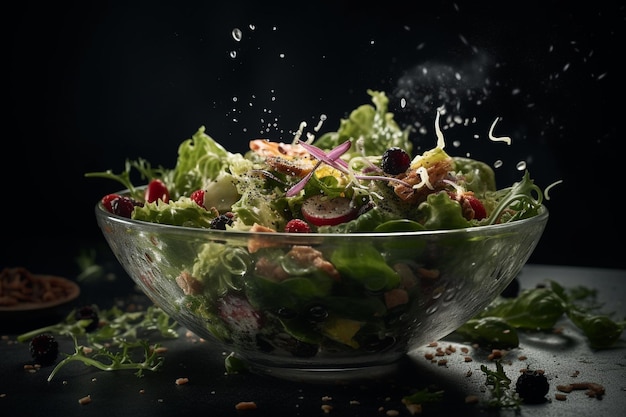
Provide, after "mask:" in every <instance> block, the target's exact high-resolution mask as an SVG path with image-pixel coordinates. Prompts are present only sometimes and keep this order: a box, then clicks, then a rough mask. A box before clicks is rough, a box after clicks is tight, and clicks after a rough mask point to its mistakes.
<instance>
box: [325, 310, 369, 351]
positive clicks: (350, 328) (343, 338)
mask: <svg viewBox="0 0 626 417" xmlns="http://www.w3.org/2000/svg"><path fill="white" fill-rule="evenodd" d="M361 326H363V322H361V321H356V320H350V319H344V318H341V317H337V318H328V319H327V320H326V321H325V322H324V327H323V329H322V331H323V333H324V335H325V336H327V337H329V338H331V339H333V340H334V341H336V342H339V343H343V344H344V345H348V346H350V347H352V348H354V349H358V348H359V343H358V342H357V341H356V340H354V339H353V337H354V335H355V334H356V333H357V332H358V331H359V330H360V329H361Z"/></svg>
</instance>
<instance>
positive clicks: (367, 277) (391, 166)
mask: <svg viewBox="0 0 626 417" xmlns="http://www.w3.org/2000/svg"><path fill="white" fill-rule="evenodd" d="M368 93H369V95H370V96H371V99H372V103H373V105H371V104H365V105H361V106H359V107H358V108H356V109H355V110H353V111H352V112H351V113H350V115H349V117H348V118H347V119H342V120H341V122H340V125H339V127H338V129H337V130H336V131H330V132H327V133H324V134H322V135H321V136H320V137H319V138H315V137H314V135H312V134H304V132H303V130H304V127H305V125H304V124H303V125H301V127H300V130H299V131H298V132H296V134H295V135H294V140H293V142H292V143H279V142H272V141H269V140H264V139H255V140H251V141H250V150H249V151H247V152H246V153H245V154H240V153H231V152H229V151H228V150H226V149H225V148H224V147H223V146H222V145H220V144H219V143H218V142H216V141H215V140H214V139H213V138H211V137H210V136H209V135H207V134H206V133H205V128H204V127H201V128H200V129H199V130H198V131H197V132H196V133H195V134H194V135H193V136H192V137H191V138H190V139H187V140H185V141H184V142H182V143H181V144H180V146H179V149H178V160H177V163H176V166H175V167H174V168H173V169H166V168H163V167H158V168H155V167H152V166H151V165H150V164H149V163H148V162H147V161H145V160H143V159H139V160H136V161H129V160H127V161H126V169H125V171H123V172H122V173H120V174H115V173H113V172H112V171H110V170H109V171H106V172H99V173H88V174H87V176H89V177H104V178H110V179H114V180H117V181H119V182H120V183H121V184H122V185H123V186H125V187H126V188H127V190H126V191H125V192H120V193H113V194H108V195H106V196H104V197H103V198H102V201H101V203H102V206H103V207H104V209H106V210H108V211H109V212H111V213H114V214H117V215H120V216H123V217H128V218H132V219H135V220H140V221H145V222H152V223H159V224H167V225H175V226H185V227H190V228H205V229H218V230H222V231H232V232H233V233H235V234H236V233H237V232H258V233H266V234H267V233H270V234H276V233H278V234H284V233H290V234H292V233H314V234H315V233H317V234H347V233H350V234H358V233H363V232H380V233H383V234H389V233H392V232H406V231H420V230H441V229H460V228H474V227H481V226H486V225H491V224H499V223H506V222H513V221H517V220H520V219H526V218H530V217H533V216H536V215H537V214H538V213H539V212H540V211H541V208H542V199H543V193H542V191H541V190H540V188H539V187H538V186H536V185H535V184H534V182H533V180H532V179H531V178H530V175H529V174H528V172H525V173H524V174H523V176H522V178H521V179H520V181H519V182H517V183H515V184H513V185H512V186H510V187H507V188H503V189H496V182H495V175H494V171H493V170H492V169H491V167H490V166H489V165H487V164H485V163H484V162H481V161H477V160H474V159H470V158H467V157H453V156H450V155H448V153H446V151H445V150H444V148H445V143H444V140H443V135H442V133H441V130H440V129H439V126H438V125H439V115H440V113H439V112H438V113H437V116H436V120H435V128H436V132H437V145H436V146H435V147H434V148H432V149H430V150H427V151H425V152H423V153H422V154H419V155H413V154H412V153H413V144H412V142H411V140H410V137H409V133H410V131H409V129H402V128H400V126H399V125H398V124H397V122H396V121H395V120H394V117H393V114H392V113H390V112H389V111H388V103H389V100H388V97H387V96H386V95H385V93H384V92H378V91H371V90H370V91H368ZM132 173H134V174H137V173H139V174H140V175H141V178H142V181H144V184H147V185H145V186H142V187H135V186H134V185H133V183H132V181H131V174H132ZM164 247H165V248H167V245H164ZM164 250H165V249H164ZM405 250H406V249H405ZM409 250H410V248H409ZM193 252H194V253H193V254H192V255H191V256H192V258H193V259H192V260H185V262H170V263H174V264H177V265H183V264H185V265H187V266H186V268H185V269H184V270H179V271H178V272H177V276H176V278H175V280H176V283H177V285H178V287H179V288H180V289H181V294H184V298H185V300H184V301H183V302H181V303H179V305H181V306H183V307H181V308H186V309H188V310H190V311H192V312H193V314H195V315H197V316H200V317H203V319H204V323H205V326H206V327H207V329H208V330H209V331H210V332H211V334H213V335H214V336H215V337H217V338H218V339H221V340H223V341H226V342H229V343H235V344H238V343H240V342H241V341H242V340H244V339H245V341H247V342H246V343H252V344H255V345H258V344H259V343H263V344H264V345H265V347H264V348H265V349H266V350H272V349H281V348H282V349H286V350H288V351H289V352H290V353H291V354H293V355H295V356H300V357H302V356H304V357H307V356H314V355H316V354H318V353H319V352H320V351H322V350H325V349H326V351H328V350H330V351H333V352H353V351H356V350H359V351H362V350H364V351H372V350H381V349H385V348H388V347H389V343H388V341H389V340H393V339H394V338H395V335H396V334H400V333H402V332H403V331H405V330H406V329H404V330H403V326H404V324H403V323H401V322H400V321H399V320H396V319H395V318H398V317H401V316H402V314H403V312H407V311H410V310H411V309H412V308H414V305H413V304H414V303H415V301H416V300H418V299H419V297H420V294H419V293H420V291H423V288H422V289H421V290H420V289H418V287H419V285H413V284H415V282H413V284H410V283H408V282H407V279H405V278H406V276H407V274H406V273H404V272H403V271H402V270H401V269H402V268H405V269H406V268H413V269H415V268H417V269H419V271H417V272H416V271H413V272H414V273H411V274H408V275H410V276H419V275H420V274H426V275H428V274H429V273H435V272H434V271H435V269H436V265H435V268H433V271H431V272H429V271H428V270H426V269H425V268H424V265H419V264H417V263H416V264H411V265H408V264H401V263H398V262H397V261H398V259H397V254H394V255H389V254H386V253H385V252H383V251H381V250H380V249H379V248H376V247H374V246H372V245H368V244H367V243H366V242H356V241H352V243H351V244H350V245H346V246H344V247H337V248H334V249H333V250H332V251H330V250H325V249H323V248H322V247H319V248H314V247H312V246H303V245H291V246H288V247H276V246H270V247H264V246H263V245H260V246H254V247H253V246H250V245H249V246H248V248H247V250H244V251H243V252H245V253H243V252H242V250H241V249H240V248H237V249H235V248H234V247H231V248H229V247H228V244H227V243H226V242H225V241H210V242H206V243H203V244H202V245H201V246H200V247H198V248H197V250H194V251H193ZM160 256H162V257H165V258H166V259H171V258H172V257H173V256H182V255H181V254H176V253H169V254H167V253H164V254H161V255H160ZM185 256H190V255H189V251H188V250H186V251H185ZM411 256H413V255H411ZM234 258H237V259H236V261H234V260H233V259H234ZM355 260H356V261H355ZM235 264H236V265H237V267H236V268H234V267H233V268H231V266H232V265H235ZM231 269H236V270H231ZM218 271H219V272H218ZM439 272H441V273H443V274H445V271H437V273H439ZM216 275H220V278H218V279H217V280H218V281H219V282H220V283H219V284H216V283H215V281H216V278H215V277H216ZM225 277H226V278H225ZM430 279H432V277H430ZM232 282H238V283H243V284H241V285H232ZM431 282H432V281H431ZM216 287H217V288H216ZM390 336H391V337H390ZM257 347H258V346H257Z"/></svg>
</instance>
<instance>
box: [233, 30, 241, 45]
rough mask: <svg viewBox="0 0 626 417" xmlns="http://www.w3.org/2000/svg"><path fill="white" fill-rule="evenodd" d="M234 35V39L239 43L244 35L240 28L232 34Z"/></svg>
mask: <svg viewBox="0 0 626 417" xmlns="http://www.w3.org/2000/svg"><path fill="white" fill-rule="evenodd" d="M231 33H232V35H233V39H234V40H236V41H237V42H239V41H240V40H241V38H242V33H241V29H239V28H234V29H233V31H232V32H231Z"/></svg>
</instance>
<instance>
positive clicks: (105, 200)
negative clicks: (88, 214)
mask: <svg viewBox="0 0 626 417" xmlns="http://www.w3.org/2000/svg"><path fill="white" fill-rule="evenodd" d="M119 197H120V195H119V194H107V195H105V196H104V197H102V200H100V201H101V202H102V205H103V206H104V208H105V209H106V211H108V212H109V213H113V207H112V204H111V203H112V202H113V200H115V199H116V198H119Z"/></svg>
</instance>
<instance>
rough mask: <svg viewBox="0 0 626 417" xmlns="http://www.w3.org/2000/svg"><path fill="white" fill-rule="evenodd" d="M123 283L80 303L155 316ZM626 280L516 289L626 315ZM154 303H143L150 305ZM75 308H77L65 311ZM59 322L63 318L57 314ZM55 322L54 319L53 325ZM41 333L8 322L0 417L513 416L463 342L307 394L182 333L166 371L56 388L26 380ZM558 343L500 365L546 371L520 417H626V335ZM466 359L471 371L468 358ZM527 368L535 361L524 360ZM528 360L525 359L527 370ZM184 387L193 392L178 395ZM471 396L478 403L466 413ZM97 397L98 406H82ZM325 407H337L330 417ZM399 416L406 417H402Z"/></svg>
mask: <svg viewBox="0 0 626 417" xmlns="http://www.w3.org/2000/svg"><path fill="white" fill-rule="evenodd" d="M119 275H120V276H118V277H117V279H114V280H111V279H108V280H107V279H104V280H100V281H95V282H90V281H85V282H81V288H82V293H81V296H80V297H79V299H77V300H76V302H75V303H74V304H75V305H78V304H80V303H93V302H97V303H100V304H99V305H100V306H101V307H107V308H108V306H112V305H125V306H128V305H130V304H131V303H134V304H139V305H142V304H143V305H149V302H148V301H147V300H146V299H145V298H144V297H143V296H141V295H140V294H138V293H137V292H136V290H135V289H134V287H133V286H132V285H131V284H130V282H129V281H130V279H129V278H127V277H124V276H123V274H119ZM624 279H626V270H617V269H602V268H581V267H563V266H547V265H533V264H530V265H527V266H526V267H525V268H524V269H523V271H522V273H521V274H520V275H519V277H518V280H519V282H520V285H521V288H531V287H534V286H536V285H538V284H541V283H544V282H546V281H547V280H554V281H557V282H558V283H560V284H562V285H563V286H565V287H570V286H577V285H583V286H587V287H589V288H594V289H597V291H598V297H599V300H600V301H602V302H603V303H605V304H604V307H603V310H605V311H612V312H615V314H616V316H615V317H616V318H623V317H624V316H626V304H625V301H624V300H626V285H625V282H624ZM144 303H145V304H144ZM68 307H71V306H68ZM59 314H62V313H61V312H59ZM47 319H48V320H52V319H53V317H48V318H47ZM39 324H41V323H35V322H24V321H18V322H16V321H15V319H14V318H12V319H10V320H9V319H7V318H6V316H5V317H4V318H3V320H2V321H0V326H1V327H0V335H2V339H1V340H0V375H1V376H2V377H1V378H0V415H2V416H22V415H24V416H38V415H85V416H87V415H89V416H116V417H123V416H137V415H152V416H160V415H164V416H165V415H168V416H173V415H180V416H182V415H190V414H192V413H193V414H194V415H225V416H226V415H233V416H235V415H245V414H248V415H251V416H252V415H254V416H261V415H263V416H265V415H268V416H269V415H294V416H319V415H325V414H326V413H328V414H330V415H341V416H370V415H371V416H381V415H389V416H392V415H400V416H402V415H407V416H408V415H411V414H410V412H409V410H408V409H407V408H406V407H405V406H404V405H403V403H402V398H403V397H404V396H406V395H408V394H410V393H412V392H414V391H416V390H418V389H423V388H431V389H440V390H443V391H444V401H442V402H438V403H434V404H424V405H423V411H422V413H423V415H426V416H428V415H432V416H434V415H450V413H456V415H481V416H484V415H509V414H510V415H514V414H515V412H514V411H513V410H510V409H503V410H499V411H496V410H491V409H489V408H488V407H486V406H485V401H486V400H488V399H489V392H488V391H487V390H486V387H485V375H484V373H483V372H482V371H481V365H486V366H488V367H489V368H491V369H494V370H495V364H494V362H493V361H491V360H490V359H489V358H488V353H490V352H488V351H486V350H481V349H479V348H474V347H472V346H470V345H464V344H462V343H460V342H457V341H455V340H452V339H450V340H446V339H444V340H442V341H439V346H441V347H448V346H453V347H456V352H454V353H451V354H449V355H447V356H446V359H447V363H446V364H445V366H442V365H440V364H438V363H437V362H433V361H431V360H429V359H427V358H426V355H427V354H428V353H434V352H435V349H436V348H435V347H432V346H424V347H421V348H418V349H416V350H415V351H413V352H411V354H410V355H409V357H407V358H406V360H405V361H404V363H402V364H401V366H400V370H399V371H398V373H397V375H394V376H393V377H390V378H389V379H385V380H380V381H368V382H362V383H354V384H348V385H346V384H341V385H339V384H308V383H298V382H293V381H283V380H279V379H274V378H270V377H267V376H259V375H255V374H249V373H239V374H227V373H226V372H225V367H224V359H225V356H226V355H227V354H228V352H224V351H221V350H219V349H215V348H212V347H211V346H210V345H209V344H208V343H207V342H205V341H202V340H201V339H199V338H198V337H197V336H194V335H193V334H190V333H188V332H187V331H186V329H184V328H179V329H178V331H179V337H178V338H177V339H172V340H169V339H166V340H163V341H160V342H159V343H161V344H162V345H163V346H165V347H167V349H168V350H167V352H166V353H165V363H164V366H163V367H162V368H161V369H160V371H158V372H147V373H146V374H144V376H143V377H141V378H139V377H137V376H135V375H134V373H133V372H132V371H115V372H106V371H100V370H97V369H95V368H93V367H87V366H85V365H83V364H82V363H70V364H68V365H66V366H65V367H64V368H62V369H61V370H60V371H59V373H58V374H56V375H55V377H54V378H53V379H52V380H51V381H50V382H47V378H48V376H49V375H50V372H51V370H52V367H42V368H40V369H38V370H29V369H27V368H28V366H27V365H30V364H32V363H33V360H32V358H31V357H30V354H29V351H28V345H27V344H26V343H19V342H17V341H16V337H17V335H18V334H20V333H21V332H23V331H25V329H26V328H28V327H29V326H31V328H30V329H29V330H32V329H33V328H32V326H34V325H39ZM559 326H562V329H563V332H562V333H560V334H552V333H540V334H522V336H521V338H520V339H521V343H520V347H519V348H516V349H513V350H510V351H508V352H507V353H506V355H505V357H504V359H503V361H502V363H503V364H504V370H505V372H506V373H507V376H509V378H511V379H513V380H515V379H517V375H519V371H520V370H521V369H525V368H527V367H530V368H534V369H543V370H544V371H545V374H546V376H547V378H548V381H549V383H550V391H549V393H548V394H547V396H546V398H547V401H546V402H545V403H543V404H539V405H522V407H521V413H522V415H524V414H532V415H541V416H563V415H602V416H615V415H621V411H623V410H624V409H626V372H625V367H626V335H622V338H621V339H620V340H619V341H618V343H617V345H616V346H615V347H614V348H611V349H606V350H600V351H594V350H592V349H590V348H589V346H588V344H587V342H586V339H585V338H584V336H583V335H582V334H581V333H580V332H579V331H578V330H577V328H575V327H574V326H573V325H572V324H571V323H569V321H567V320H566V319H564V320H563V323H562V324H561V323H559ZM59 343H60V350H61V352H67V353H71V352H73V346H72V342H71V341H67V340H64V339H60V340H59ZM463 346H465V347H468V348H469V356H471V358H472V359H473V360H472V361H471V362H466V361H465V354H464V353H462V352H461V348H462V347H463ZM523 356H524V357H526V359H524V358H521V357H523ZM520 358H521V359H520ZM178 378H187V379H188V383H186V384H183V385H177V384H176V380H177V379H178ZM572 382H594V383H598V384H601V385H603V386H604V387H605V389H606V394H605V395H604V396H603V397H602V398H601V399H597V398H590V397H588V396H587V395H585V393H584V391H574V392H572V393H569V394H567V399H566V400H564V401H561V400H557V399H555V394H556V393H557V392H558V391H557V388H556V387H557V385H560V384H563V385H565V384H568V383H572ZM470 395H476V396H478V398H479V400H480V401H479V403H477V404H472V405H469V404H466V403H465V399H466V397H468V396H470ZM86 396H90V397H91V402H90V403H89V404H85V405H81V404H80V403H79V399H81V398H83V397H86ZM240 402H254V403H255V404H256V407H257V408H256V410H246V411H242V410H236V408H235V406H236V405H237V404H238V403H240ZM324 406H331V407H332V409H326V411H324V408H323V407H324ZM395 412H397V414H395Z"/></svg>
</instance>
